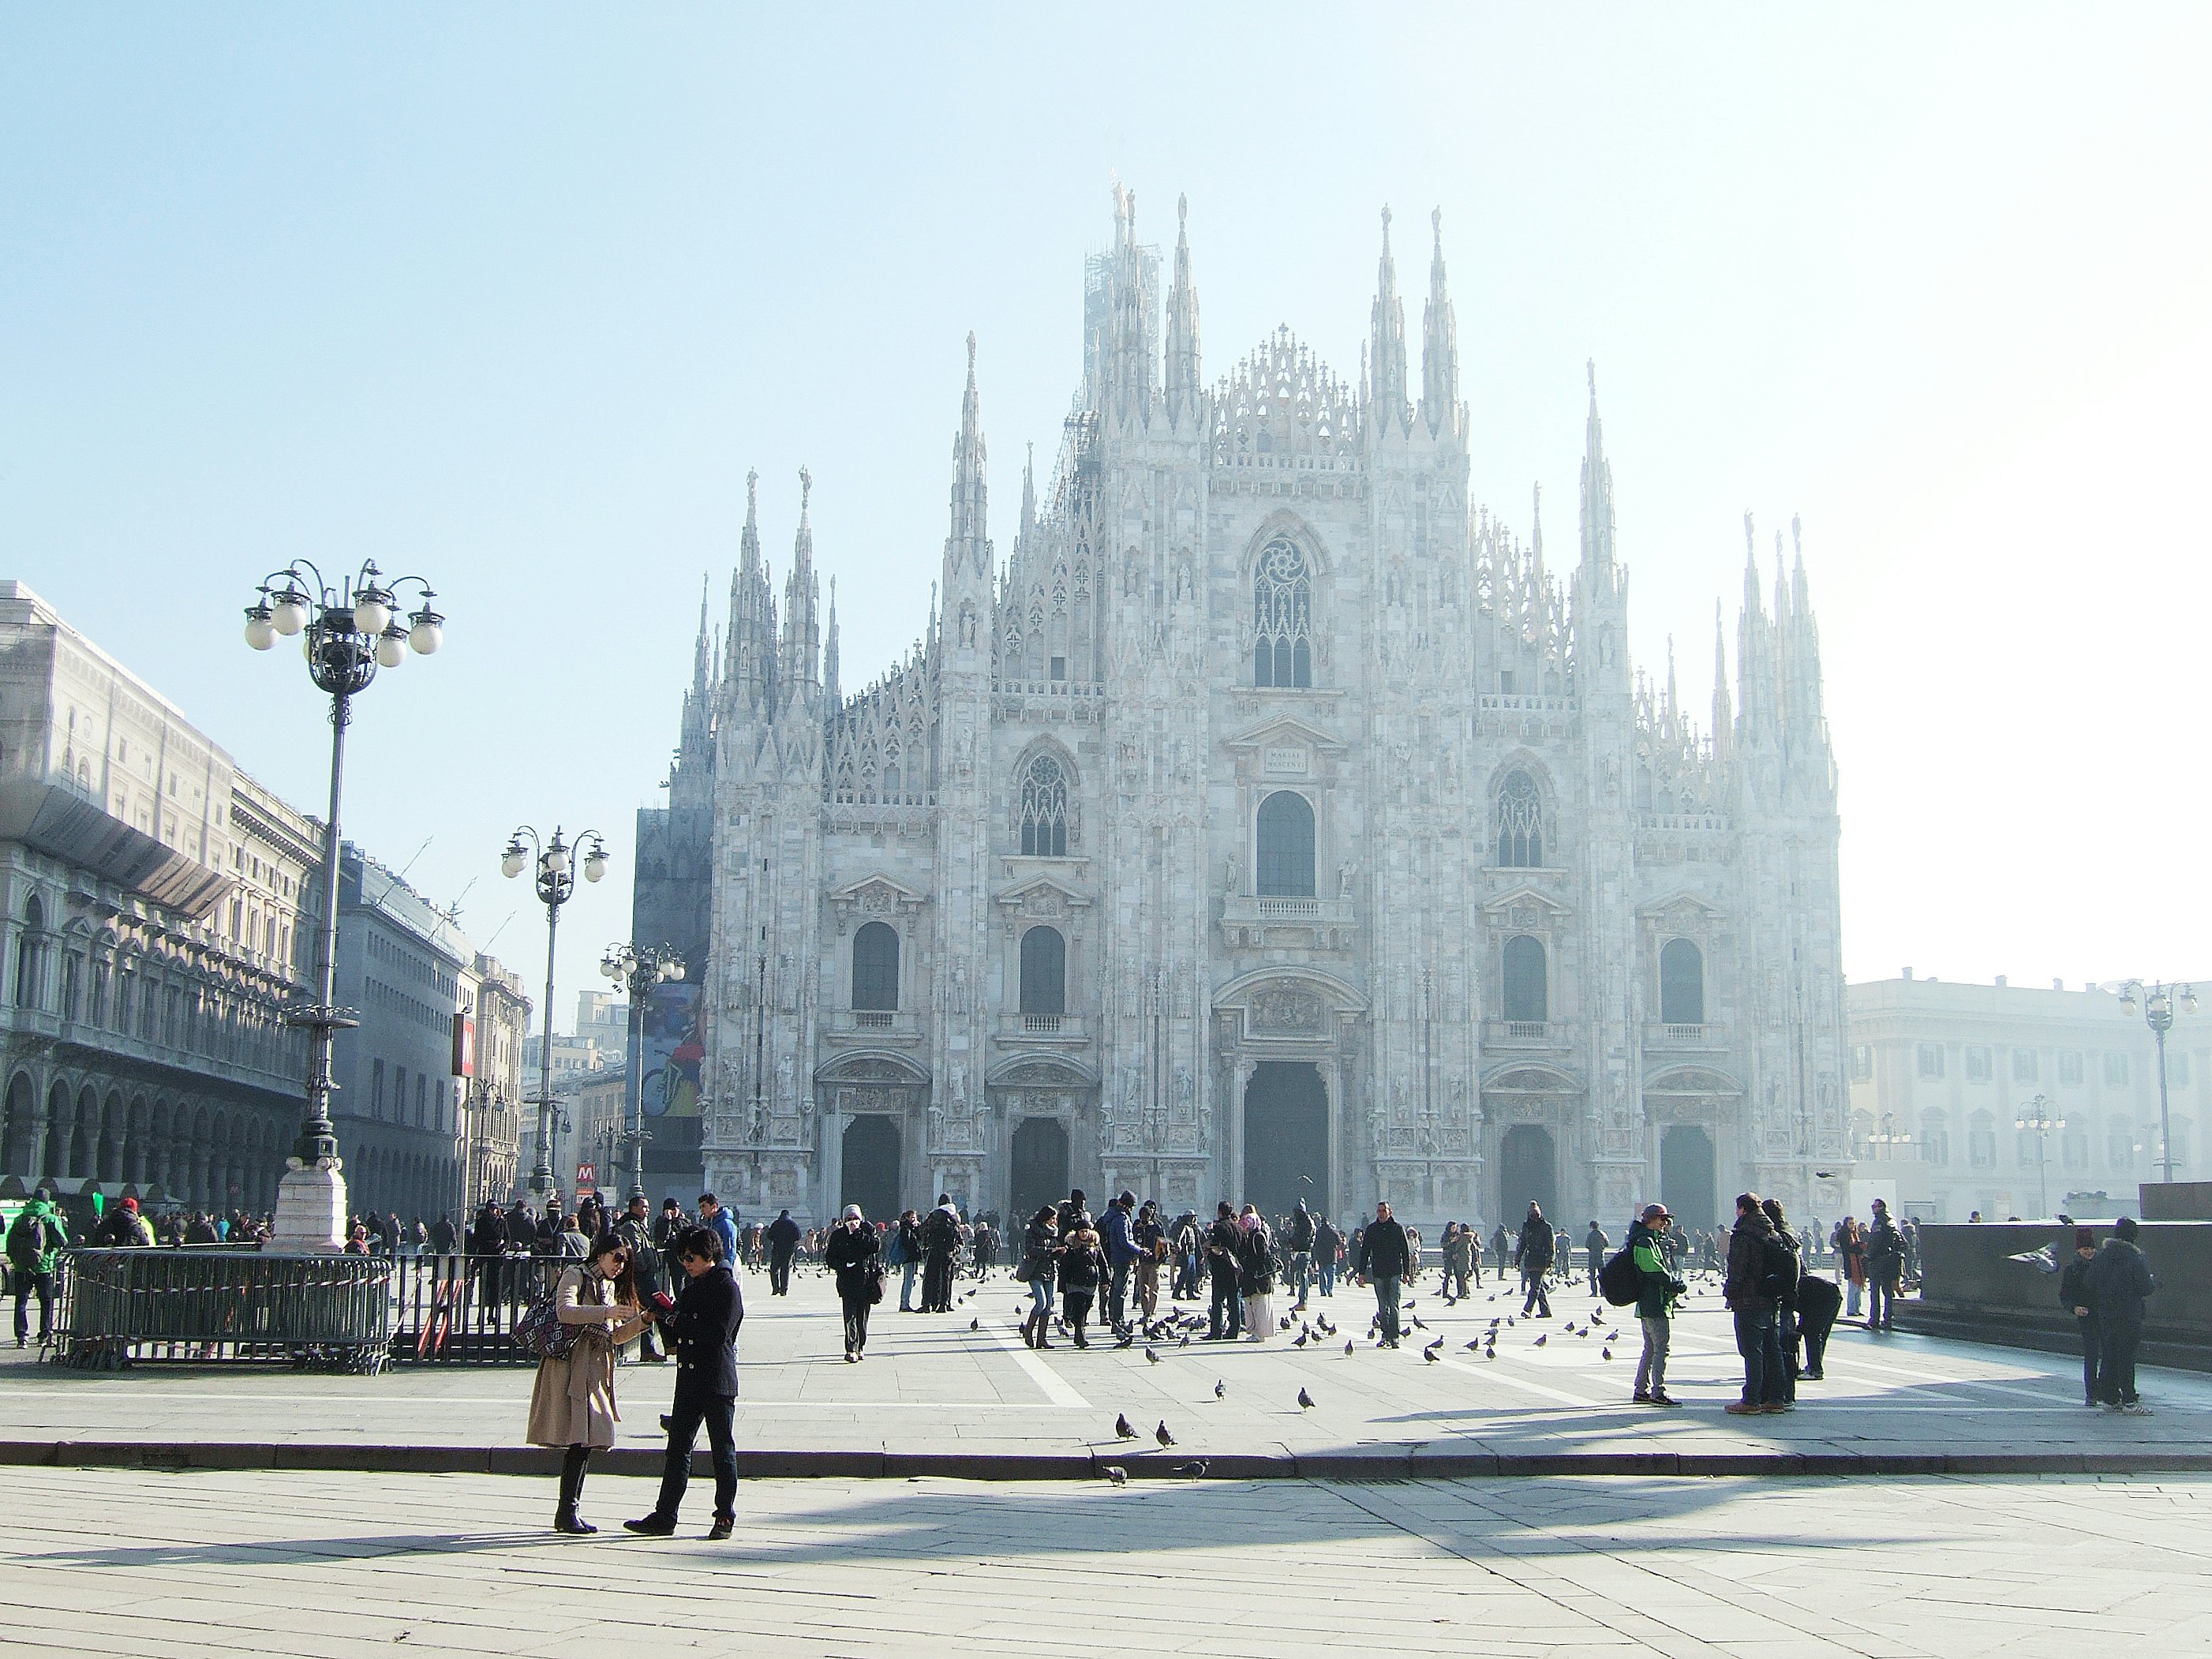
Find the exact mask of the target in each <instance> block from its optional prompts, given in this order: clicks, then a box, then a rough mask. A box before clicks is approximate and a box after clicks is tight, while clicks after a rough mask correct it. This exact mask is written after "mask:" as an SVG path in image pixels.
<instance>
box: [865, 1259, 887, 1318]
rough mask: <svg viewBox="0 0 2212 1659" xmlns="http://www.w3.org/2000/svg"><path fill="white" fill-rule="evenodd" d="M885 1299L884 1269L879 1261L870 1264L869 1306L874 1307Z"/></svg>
mask: <svg viewBox="0 0 2212 1659" xmlns="http://www.w3.org/2000/svg"><path fill="white" fill-rule="evenodd" d="M883 1299H884V1268H883V1264H882V1263H881V1262H879V1261H872V1262H870V1263H869V1264H868V1305H869V1306H871V1307H873V1306H874V1305H875V1304H878V1303H879V1302H881V1301H882V1300H883Z"/></svg>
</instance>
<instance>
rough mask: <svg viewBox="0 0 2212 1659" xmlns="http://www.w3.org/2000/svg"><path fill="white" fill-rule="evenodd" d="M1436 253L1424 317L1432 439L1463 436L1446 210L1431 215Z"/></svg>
mask: <svg viewBox="0 0 2212 1659" xmlns="http://www.w3.org/2000/svg"><path fill="white" fill-rule="evenodd" d="M1429 227H1430V228H1431V230H1432V231H1434V232H1435V234H1436V251H1435V252H1433V253H1432V254H1431V256H1430V258H1429V303H1428V306H1427V307H1426V308H1425V310H1424V311H1423V312H1422V313H1421V419H1422V420H1423V421H1424V422H1426V423H1427V426H1428V428H1429V435H1430V436H1431V437H1443V435H1445V434H1447V433H1449V434H1450V435H1452V436H1454V437H1459V436H1462V435H1463V431H1464V425H1465V423H1464V422H1462V419H1461V418H1460V416H1461V410H1460V401H1459V324H1458V322H1457V321H1456V320H1455V319H1454V317H1453V314H1452V302H1451V296H1450V295H1449V294H1448V293H1446V292H1445V290H1444V210H1443V209H1442V208H1437V209H1436V210H1434V211H1433V212H1431V214H1430V215H1429Z"/></svg>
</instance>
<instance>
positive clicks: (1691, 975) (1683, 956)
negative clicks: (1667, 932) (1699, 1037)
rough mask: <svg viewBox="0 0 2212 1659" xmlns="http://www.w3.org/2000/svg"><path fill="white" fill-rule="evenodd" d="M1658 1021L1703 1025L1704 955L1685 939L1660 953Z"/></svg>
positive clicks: (1673, 1023) (1670, 940)
mask: <svg viewBox="0 0 2212 1659" xmlns="http://www.w3.org/2000/svg"><path fill="white" fill-rule="evenodd" d="M1659 1019H1660V1023H1661V1024H1666V1025H1703V1024H1705V954H1704V952H1702V951H1699V949H1698V947H1697V946H1696V945H1693V944H1692V943H1691V942H1690V941H1689V940H1688V939H1668V941H1667V945H1666V948H1665V949H1664V950H1662V951H1660V952H1659Z"/></svg>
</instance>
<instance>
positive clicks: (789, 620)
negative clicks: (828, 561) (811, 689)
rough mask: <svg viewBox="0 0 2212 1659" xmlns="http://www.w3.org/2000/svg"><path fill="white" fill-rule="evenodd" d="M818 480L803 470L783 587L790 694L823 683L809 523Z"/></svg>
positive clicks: (817, 587) (785, 666) (816, 583)
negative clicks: (789, 570) (789, 568)
mask: <svg viewBox="0 0 2212 1659" xmlns="http://www.w3.org/2000/svg"><path fill="white" fill-rule="evenodd" d="M813 493H814V479H813V477H812V475H811V474H810V473H809V472H808V471H807V470H806V469H805V467H803V466H802V467H800V468H799V532H798V533H797V534H796V535H794V536H793V538H792V540H791V574H790V576H789V577H788V578H787V580H785V582H784V588H783V663H782V681H783V691H784V695H785V696H787V697H795V696H799V695H800V693H801V691H802V690H803V688H805V687H807V686H811V685H818V684H821V647H822V632H821V628H820V626H819V624H818V623H817V620H816V607H817V605H818V603H819V601H820V599H821V594H822V584H821V582H820V580H818V579H817V577H816V575H815V574H814V529H813V526H812V525H811V524H810V523H809V522H808V518H807V507H808V501H809V498H810V497H811V495H813Z"/></svg>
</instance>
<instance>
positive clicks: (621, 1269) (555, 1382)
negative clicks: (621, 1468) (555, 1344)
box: [529, 1233, 651, 1533]
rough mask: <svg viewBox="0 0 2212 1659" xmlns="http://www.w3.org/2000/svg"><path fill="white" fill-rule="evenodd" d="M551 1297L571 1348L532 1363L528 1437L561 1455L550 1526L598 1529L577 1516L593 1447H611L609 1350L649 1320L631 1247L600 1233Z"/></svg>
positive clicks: (612, 1409)
mask: <svg viewBox="0 0 2212 1659" xmlns="http://www.w3.org/2000/svg"><path fill="white" fill-rule="evenodd" d="M625 1287H627V1288H625ZM553 1300H554V1306H555V1309H556V1311H557V1313H558V1316H559V1318H560V1321H561V1322H562V1324H563V1325H565V1326H569V1327H572V1328H574V1330H575V1333H576V1345H575V1346H574V1347H573V1348H571V1349H570V1350H569V1351H568V1354H567V1355H566V1356H565V1357H563V1358H545V1359H541V1360H539V1361H538V1383H537V1386H536V1387H535V1388H533V1389H532V1390H531V1394H530V1434H529V1439H530V1443H531V1444H532V1445H533V1446H558V1447H561V1448H562V1449H564V1452H565V1455H563V1456H562V1460H561V1498H560V1506H559V1507H558V1508H557V1509H556V1510H555V1511H554V1514H553V1529H554V1530H555V1531H556V1532H568V1533H588V1532H597V1531H598V1530H599V1528H597V1527H594V1526H593V1525H592V1523H591V1522H588V1521H586V1520H585V1519H584V1518H583V1517H582V1516H580V1515H578V1514H577V1513H576V1504H577V1500H578V1498H580V1496H581V1495H582V1492H583V1490H584V1471H585V1468H586V1465H588V1464H589V1463H590V1462H591V1458H592V1449H593V1448H595V1447H599V1446H611V1445H613V1444H614V1443H615V1425H616V1423H617V1422H618V1421H620V1420H621V1417H620V1413H617V1411H616V1410H615V1351H616V1350H617V1348H619V1347H621V1346H622V1345H623V1343H625V1342H628V1341H629V1340H632V1339H633V1338H635V1336H637V1335H638V1334H640V1333H641V1332H642V1331H643V1330H644V1329H645V1328H646V1327H647V1324H649V1323H650V1322H651V1317H650V1316H649V1315H647V1314H645V1313H643V1312H642V1311H641V1310H640V1309H639V1307H638V1304H637V1290H636V1279H635V1276H634V1270H633V1268H632V1266H631V1263H630V1259H629V1246H628V1245H627V1244H625V1243H623V1240H622V1239H621V1238H620V1237H618V1236H617V1235H616V1234H613V1233H602V1234H600V1235H599V1240H598V1242H597V1243H594V1244H593V1245H592V1249H591V1255H589V1256H588V1257H587V1258H586V1260H585V1261H582V1262H580V1263H579V1264H577V1265H575V1266H574V1267H568V1268H566V1269H564V1270H563V1271H562V1274H561V1278H560V1281H559V1283H558V1284H557V1285H556V1286H555V1288H554V1291H553Z"/></svg>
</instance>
